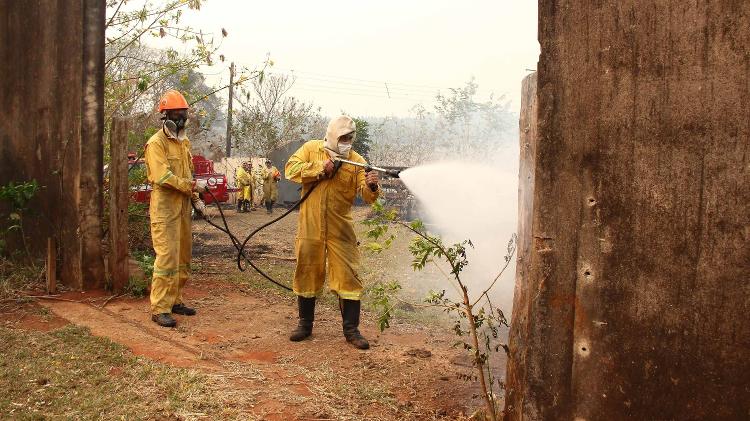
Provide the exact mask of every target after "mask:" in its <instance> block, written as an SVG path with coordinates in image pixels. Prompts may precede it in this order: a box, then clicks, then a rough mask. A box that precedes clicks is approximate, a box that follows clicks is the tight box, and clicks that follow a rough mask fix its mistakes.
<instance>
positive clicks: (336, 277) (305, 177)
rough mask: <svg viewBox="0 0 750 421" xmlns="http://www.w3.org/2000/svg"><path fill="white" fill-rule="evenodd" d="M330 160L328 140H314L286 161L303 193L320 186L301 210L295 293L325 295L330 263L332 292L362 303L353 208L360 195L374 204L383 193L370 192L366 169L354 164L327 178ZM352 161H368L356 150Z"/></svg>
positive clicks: (329, 281) (289, 176) (289, 178)
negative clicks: (327, 163)
mask: <svg viewBox="0 0 750 421" xmlns="http://www.w3.org/2000/svg"><path fill="white" fill-rule="evenodd" d="M328 159H329V153H328V152H327V151H326V150H325V148H324V141H322V140H311V141H309V142H307V143H305V144H304V145H302V147H301V148H299V149H298V150H297V152H295V153H294V155H292V156H291V158H289V161H288V162H287V163H286V167H285V174H286V178H287V179H288V180H291V181H293V182H295V183H301V184H302V194H303V195H304V194H305V193H307V191H308V190H310V188H312V186H313V185H315V183H316V182H317V183H318V184H317V186H316V187H315V190H313V192H312V193H311V194H310V196H309V197H308V198H307V200H305V201H304V202H303V203H302V205H301V207H300V213H299V222H298V231H297V239H296V252H297V267H296V269H295V271H294V285H293V287H294V288H293V289H294V293H295V294H297V295H299V296H302V297H308V298H310V297H316V296H318V295H319V294H320V293H321V292H322V291H323V284H324V280H325V278H326V264H327V268H328V271H327V272H328V286H329V288H330V289H331V290H332V291H334V292H335V293H336V294H338V296H339V297H341V298H343V299H347V300H359V299H360V297H361V295H362V282H361V281H360V280H359V277H358V274H357V272H358V268H359V261H360V256H359V249H358V248H357V237H356V235H355V234H354V224H353V223H352V215H351V210H352V205H353V204H354V199H355V197H356V195H357V194H359V195H360V196H361V197H362V198H363V199H364V200H365V202H367V203H372V202H374V201H375V199H377V198H378V194H379V192H380V189H377V190H376V191H374V192H373V191H372V190H370V188H369V187H367V185H366V184H365V172H364V169H362V168H359V167H355V166H353V165H351V164H343V165H342V166H341V168H339V170H338V171H337V172H336V174H335V175H334V177H333V178H331V179H328V178H325V175H324V171H323V168H324V165H325V162H326V161H327V160H328ZM349 160H351V161H355V162H361V163H365V160H364V159H363V158H362V157H361V156H360V155H359V154H357V153H356V152H354V151H352V152H351V153H350V155H349Z"/></svg>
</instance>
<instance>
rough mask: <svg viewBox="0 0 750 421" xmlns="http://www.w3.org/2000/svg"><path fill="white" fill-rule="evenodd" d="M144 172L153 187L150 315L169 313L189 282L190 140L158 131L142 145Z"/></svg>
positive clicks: (191, 180)
mask: <svg viewBox="0 0 750 421" xmlns="http://www.w3.org/2000/svg"><path fill="white" fill-rule="evenodd" d="M145 161H146V170H147V175H148V181H149V182H150V183H151V185H152V186H153V190H152V192H151V204H150V209H149V213H150V216H151V241H152V242H153V246H154V252H155V253H156V261H155V262H154V275H153V279H152V281H151V312H152V313H153V314H160V313H171V312H172V306H173V305H175V304H181V303H182V290H183V288H184V287H185V283H186V282H187V281H188V279H190V259H191V257H192V231H191V228H190V217H191V211H192V207H191V204H190V202H191V200H193V201H194V200H198V195H197V193H193V191H192V189H193V158H192V155H191V154H190V141H189V140H188V139H187V138H184V139H177V138H174V137H172V136H170V135H168V134H167V133H166V132H165V130H164V129H162V130H159V131H158V132H156V134H154V135H153V136H151V139H149V140H148V142H146V153H145Z"/></svg>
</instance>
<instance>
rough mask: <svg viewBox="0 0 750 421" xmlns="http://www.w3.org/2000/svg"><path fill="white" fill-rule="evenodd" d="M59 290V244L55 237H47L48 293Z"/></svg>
mask: <svg viewBox="0 0 750 421" xmlns="http://www.w3.org/2000/svg"><path fill="white" fill-rule="evenodd" d="M56 292H57V244H55V238H54V237H49V238H47V294H48V295H49V294H55V293H56Z"/></svg>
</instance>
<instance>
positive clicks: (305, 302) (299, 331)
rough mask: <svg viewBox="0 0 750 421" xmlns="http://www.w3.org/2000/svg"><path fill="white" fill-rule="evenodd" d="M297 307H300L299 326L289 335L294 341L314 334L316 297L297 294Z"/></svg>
mask: <svg viewBox="0 0 750 421" xmlns="http://www.w3.org/2000/svg"><path fill="white" fill-rule="evenodd" d="M297 308H298V309H299V322H298V324H297V328H296V329H294V331H292V334H291V336H289V340H290V341H292V342H299V341H301V340H303V339H305V338H307V337H309V336H310V335H312V328H313V320H315V297H312V298H305V297H300V296H297Z"/></svg>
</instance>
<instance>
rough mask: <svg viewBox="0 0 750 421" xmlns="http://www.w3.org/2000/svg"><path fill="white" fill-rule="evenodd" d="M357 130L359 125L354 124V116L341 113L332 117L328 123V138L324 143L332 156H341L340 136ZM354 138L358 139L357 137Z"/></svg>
mask: <svg viewBox="0 0 750 421" xmlns="http://www.w3.org/2000/svg"><path fill="white" fill-rule="evenodd" d="M356 131H357V126H356V125H355V124H354V120H352V118H351V117H349V116H348V115H340V116H338V117H334V118H333V119H331V121H330V122H329V123H328V129H327V130H326V138H325V141H324V143H323V144H324V146H325V148H326V152H328V154H329V155H330V156H331V158H338V157H340V155H339V137H341V136H344V135H347V134H349V133H355V132H356ZM354 140H356V138H355V139H354ZM354 140H353V141H354ZM341 158H344V159H346V158H349V157H348V156H341Z"/></svg>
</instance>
